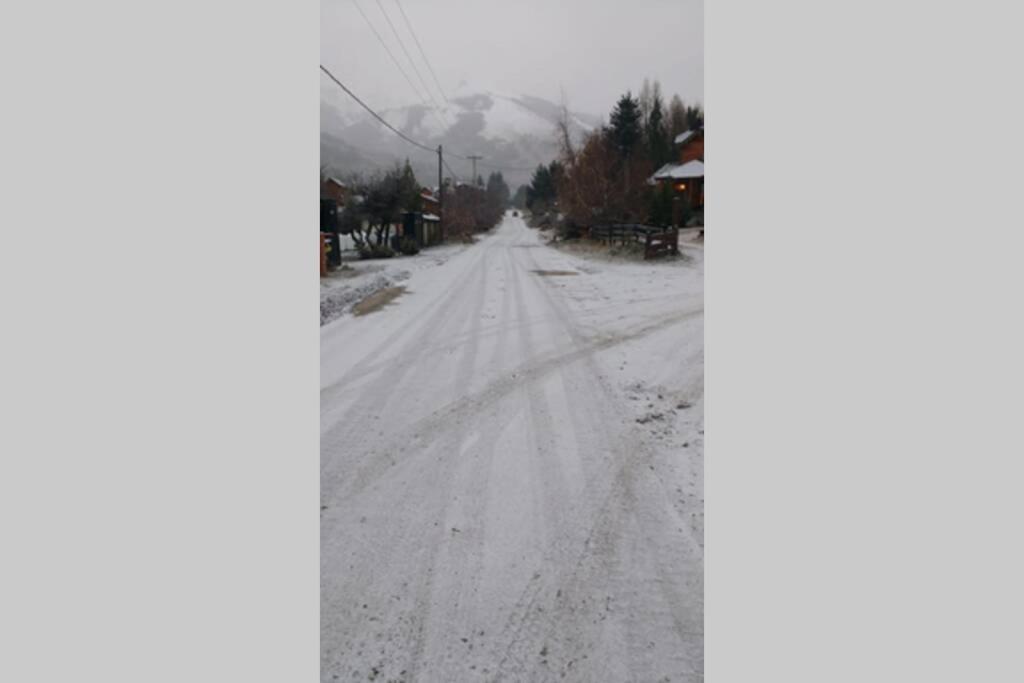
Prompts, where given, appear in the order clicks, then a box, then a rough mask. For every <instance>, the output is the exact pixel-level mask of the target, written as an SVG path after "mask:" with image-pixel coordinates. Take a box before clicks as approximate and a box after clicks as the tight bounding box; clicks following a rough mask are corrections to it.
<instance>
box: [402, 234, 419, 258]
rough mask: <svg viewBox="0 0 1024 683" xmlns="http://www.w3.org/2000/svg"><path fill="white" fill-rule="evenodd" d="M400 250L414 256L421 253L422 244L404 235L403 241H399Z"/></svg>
mask: <svg viewBox="0 0 1024 683" xmlns="http://www.w3.org/2000/svg"><path fill="white" fill-rule="evenodd" d="M398 250H399V251H400V252H402V253H403V254H405V255H406V256H412V255H413V254H418V253H420V245H418V244H417V243H416V240H414V239H413V238H411V237H403V238H402V241H401V242H399V243H398Z"/></svg>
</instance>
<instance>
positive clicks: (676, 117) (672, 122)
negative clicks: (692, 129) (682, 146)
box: [668, 95, 687, 142]
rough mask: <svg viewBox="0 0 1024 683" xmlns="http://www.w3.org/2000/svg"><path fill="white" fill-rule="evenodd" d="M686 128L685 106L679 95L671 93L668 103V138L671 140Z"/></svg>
mask: <svg viewBox="0 0 1024 683" xmlns="http://www.w3.org/2000/svg"><path fill="white" fill-rule="evenodd" d="M685 130H687V124H686V107H685V106H683V101H682V100H681V99H679V95H673V96H672V101H671V102H669V105H668V139H669V142H673V141H675V139H676V136H677V135H679V134H680V133H682V132H684V131H685Z"/></svg>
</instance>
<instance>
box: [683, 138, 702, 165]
mask: <svg viewBox="0 0 1024 683" xmlns="http://www.w3.org/2000/svg"><path fill="white" fill-rule="evenodd" d="M694 159H698V160H700V161H704V134H703V133H701V134H700V135H695V136H694V137H693V138H691V139H689V140H687V141H686V142H684V143H683V145H682V147H680V148H679V161H680V163H683V164H685V163H686V162H687V161H693V160H694Z"/></svg>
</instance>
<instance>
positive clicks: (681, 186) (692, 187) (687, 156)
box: [648, 128, 704, 210]
mask: <svg viewBox="0 0 1024 683" xmlns="http://www.w3.org/2000/svg"><path fill="white" fill-rule="evenodd" d="M675 144H676V148H677V153H678V155H679V156H678V157H677V158H678V161H675V162H670V163H667V164H665V165H664V166H662V167H661V168H659V169H658V170H657V171H655V172H654V175H653V176H651V177H650V179H649V180H648V182H649V183H650V184H652V185H662V186H664V185H666V184H667V185H669V186H670V187H671V188H672V191H673V194H674V196H677V197H680V198H681V199H682V200H683V201H684V202H685V203H686V205H687V207H688V208H690V209H691V210H692V209H702V208H704V129H703V128H698V129H697V130H688V131H686V132H684V133H680V134H679V135H677V136H676V139H675Z"/></svg>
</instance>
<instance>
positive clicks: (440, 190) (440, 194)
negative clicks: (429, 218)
mask: <svg viewBox="0 0 1024 683" xmlns="http://www.w3.org/2000/svg"><path fill="white" fill-rule="evenodd" d="M442 163H444V157H442V156H441V145H438V146H437V205H438V209H437V210H438V213H439V214H440V215H439V216H438V218H440V219H441V220H439V221H438V224H439V225H440V226H441V241H442V242H444V178H442V177H441V164H442Z"/></svg>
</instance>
